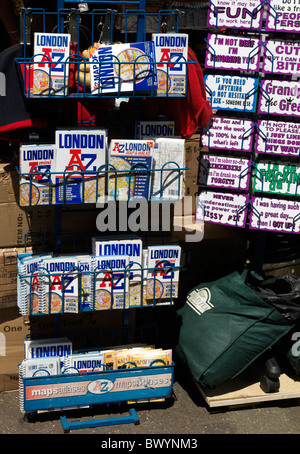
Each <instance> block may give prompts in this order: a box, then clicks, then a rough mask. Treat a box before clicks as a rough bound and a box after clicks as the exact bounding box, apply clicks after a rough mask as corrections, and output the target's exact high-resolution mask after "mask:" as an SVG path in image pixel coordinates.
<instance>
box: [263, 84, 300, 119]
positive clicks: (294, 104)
mask: <svg viewBox="0 0 300 454" xmlns="http://www.w3.org/2000/svg"><path fill="white" fill-rule="evenodd" d="M258 113H260V114H269V115H284V116H291V117H299V116H300V85H299V82H297V81H286V80H266V79H265V80H262V81H261V90H260V96H259V102H258Z"/></svg>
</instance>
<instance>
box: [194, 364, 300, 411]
mask: <svg viewBox="0 0 300 454" xmlns="http://www.w3.org/2000/svg"><path fill="white" fill-rule="evenodd" d="M257 377H260V375H257V374H252V373H251V372H249V371H248V374H244V375H241V376H240V377H237V378H236V379H234V380H231V381H228V382H226V383H223V384H222V385H220V386H218V387H217V388H215V389H213V390H210V389H207V388H203V387H201V386H200V385H199V384H198V383H196V387H197V388H198V389H199V391H200V392H201V394H202V396H203V397H204V399H205V401H206V403H207V404H208V405H209V407H224V406H235V405H248V404H256V403H262V402H270V401H276V400H282V399H297V398H300V379H299V380H295V379H293V378H291V377H289V376H288V375H286V374H281V375H280V377H279V381H280V387H279V391H277V392H271V393H266V392H264V391H263V390H262V388H261V387H260V379H259V380H258V381H257Z"/></svg>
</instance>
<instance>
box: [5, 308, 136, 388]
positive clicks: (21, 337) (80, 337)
mask: <svg viewBox="0 0 300 454" xmlns="http://www.w3.org/2000/svg"><path fill="white" fill-rule="evenodd" d="M123 317H124V314H123V311H121V310H115V311H99V312H86V313H81V314H64V315H61V316H59V317H56V316H54V317H53V316H46V315H45V316H44V315H43V316H34V317H30V318H29V317H24V316H21V315H20V314H19V311H18V308H16V307H14V308H6V309H1V310H0V392H3V391H12V390H17V389H18V379H19V369H18V365H19V364H20V363H21V362H22V361H23V359H24V341H25V340H26V338H27V339H33V338H34V337H38V338H44V339H46V338H52V337H68V338H69V339H71V340H72V342H73V348H74V349H78V348H86V347H88V348H97V347H100V348H101V347H107V346H112V345H119V344H123V343H127V339H126V341H125V342H124V337H123V334H124V332H125V333H127V331H126V330H122V329H121V327H122V325H123V321H124V320H123ZM134 324H135V311H130V317H129V320H128V325H127V327H128V328H131V330H130V331H132V332H133V331H134ZM133 341H134V338H133V336H130V337H129V338H128V342H129V343H130V342H133Z"/></svg>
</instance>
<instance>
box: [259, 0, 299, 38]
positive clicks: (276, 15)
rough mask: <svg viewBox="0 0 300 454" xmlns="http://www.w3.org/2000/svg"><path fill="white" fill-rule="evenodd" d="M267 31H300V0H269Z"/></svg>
mask: <svg viewBox="0 0 300 454" xmlns="http://www.w3.org/2000/svg"><path fill="white" fill-rule="evenodd" d="M268 3H269V4H268V11H267V18H266V27H265V29H266V31H276V32H291V33H299V32H300V0H269V2H268Z"/></svg>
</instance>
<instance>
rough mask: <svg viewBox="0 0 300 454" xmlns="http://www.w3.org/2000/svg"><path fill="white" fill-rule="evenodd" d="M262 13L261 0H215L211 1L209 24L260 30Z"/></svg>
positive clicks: (208, 16) (210, 25)
mask: <svg viewBox="0 0 300 454" xmlns="http://www.w3.org/2000/svg"><path fill="white" fill-rule="evenodd" d="M278 1H282V0H278ZM262 13H263V2H261V0H214V1H213V2H211V1H210V2H209V6H208V15H207V26H208V27H228V28H243V29H255V30H260V29H261V25H262Z"/></svg>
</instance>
